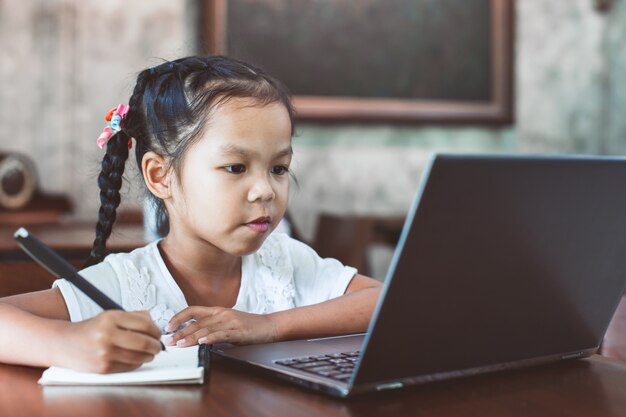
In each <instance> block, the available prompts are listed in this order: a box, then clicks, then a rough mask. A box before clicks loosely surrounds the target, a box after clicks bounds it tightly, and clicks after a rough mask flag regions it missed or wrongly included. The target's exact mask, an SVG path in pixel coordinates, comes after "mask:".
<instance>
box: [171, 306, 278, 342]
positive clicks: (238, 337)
mask: <svg viewBox="0 0 626 417" xmlns="http://www.w3.org/2000/svg"><path fill="white" fill-rule="evenodd" d="M192 319H193V320H195V321H192V322H190V323H189V324H188V325H187V326H186V327H185V328H183V329H182V330H179V331H178V332H176V333H174V334H173V335H172V337H171V338H170V339H169V340H167V341H166V342H165V344H166V345H169V346H172V345H177V346H181V347H186V346H191V345H195V344H207V345H210V344H212V343H224V342H227V343H238V344H239V343H240V344H249V343H267V342H273V341H275V340H276V339H277V331H276V325H275V324H274V322H273V320H272V319H271V316H269V315H264V314H251V313H244V312H242V311H237V310H233V309H230V308H224V307H187V308H186V309H184V310H182V311H180V312H179V313H178V314H176V315H175V316H174V317H172V319H171V320H170V324H169V326H168V327H167V328H166V329H165V330H167V331H172V330H174V329H177V328H178V326H180V325H181V324H183V323H186V322H188V321H189V320H192Z"/></svg>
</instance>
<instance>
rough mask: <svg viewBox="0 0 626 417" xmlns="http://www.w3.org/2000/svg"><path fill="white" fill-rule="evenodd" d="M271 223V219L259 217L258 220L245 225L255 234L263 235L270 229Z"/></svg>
mask: <svg viewBox="0 0 626 417" xmlns="http://www.w3.org/2000/svg"><path fill="white" fill-rule="evenodd" d="M271 223H272V219H271V218H270V217H268V216H263V217H259V218H258V219H254V220H252V221H251V222H249V223H246V226H248V227H249V228H250V229H252V230H254V231H255V232H259V233H265V232H267V231H268V230H269V229H270V224H271Z"/></svg>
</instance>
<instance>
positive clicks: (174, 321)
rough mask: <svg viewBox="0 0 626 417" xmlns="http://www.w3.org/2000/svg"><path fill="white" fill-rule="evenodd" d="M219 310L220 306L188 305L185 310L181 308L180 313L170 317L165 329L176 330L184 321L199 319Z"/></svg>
mask: <svg viewBox="0 0 626 417" xmlns="http://www.w3.org/2000/svg"><path fill="white" fill-rule="evenodd" d="M218 310H219V308H218V307H199V306H193V307H187V308H185V309H184V310H181V311H179V312H178V313H176V314H174V316H173V317H172V318H171V319H170V322H169V324H168V325H167V327H166V328H165V331H168V332H171V331H174V330H176V329H177V328H178V327H179V326H181V325H182V324H183V323H186V322H188V321H189V320H198V319H200V318H204V317H206V316H210V315H213V314H215V313H216V312H217V311H218Z"/></svg>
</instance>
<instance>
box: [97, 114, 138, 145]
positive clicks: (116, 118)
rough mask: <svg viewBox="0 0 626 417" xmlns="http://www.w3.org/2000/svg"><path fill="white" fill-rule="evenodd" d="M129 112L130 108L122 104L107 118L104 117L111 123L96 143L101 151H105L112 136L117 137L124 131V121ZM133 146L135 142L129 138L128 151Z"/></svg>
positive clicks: (107, 115)
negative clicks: (116, 135) (117, 134)
mask: <svg viewBox="0 0 626 417" xmlns="http://www.w3.org/2000/svg"><path fill="white" fill-rule="evenodd" d="M129 110H130V107H129V106H126V105H124V104H120V105H119V106H117V107H114V108H112V109H111V110H110V111H109V112H108V113H107V114H106V116H104V119H105V120H106V121H107V122H109V124H108V126H106V127H105V128H104V130H103V131H102V133H101V134H100V136H99V137H98V140H97V141H96V143H97V144H98V146H99V147H100V149H104V147H105V146H106V144H107V142H108V141H109V139H111V136H113V135H115V134H116V133H118V132H119V131H120V130H122V123H123V122H124V119H125V118H126V115H127V114H128V111H129ZM132 144H133V142H132V140H131V139H130V138H129V139H128V149H130V148H131V146H132Z"/></svg>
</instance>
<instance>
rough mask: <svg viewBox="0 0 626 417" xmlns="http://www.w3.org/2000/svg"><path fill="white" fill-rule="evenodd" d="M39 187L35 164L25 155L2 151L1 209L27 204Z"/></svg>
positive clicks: (0, 170)
mask: <svg viewBox="0 0 626 417" xmlns="http://www.w3.org/2000/svg"><path fill="white" fill-rule="evenodd" d="M36 189H37V173H36V171H35V165H34V164H33V163H32V161H31V160H30V159H29V158H27V157H26V156H24V155H20V154H15V153H0V209H2V208H4V209H9V210H10V209H13V210H17V209H20V208H22V207H24V206H26V205H27V204H28V203H29V202H30V200H31V198H32V197H33V195H34V193H35V190H36Z"/></svg>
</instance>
